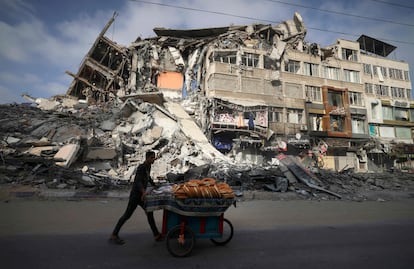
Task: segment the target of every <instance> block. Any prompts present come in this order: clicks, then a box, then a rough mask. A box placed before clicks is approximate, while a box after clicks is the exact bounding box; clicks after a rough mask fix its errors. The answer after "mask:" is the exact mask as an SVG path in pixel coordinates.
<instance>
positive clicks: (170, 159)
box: [0, 100, 414, 201]
mask: <svg viewBox="0 0 414 269" xmlns="http://www.w3.org/2000/svg"><path fill="white" fill-rule="evenodd" d="M66 101H67V100H66ZM64 103H65V102H64V101H60V102H59V101H57V104H56V106H55V108H54V109H53V110H41V109H39V108H37V107H34V106H31V105H1V106H0V115H1V120H0V124H1V130H0V137H1V151H0V154H1V155H0V156H1V159H0V183H1V185H0V188H5V187H7V186H19V185H23V186H24V185H28V186H31V187H33V188H36V189H38V190H39V191H40V190H44V189H53V190H55V189H56V190H59V189H60V190H82V191H88V192H91V193H99V192H104V191H108V190H121V191H126V190H129V188H130V184H131V177H132V176H133V174H134V168H135V167H136V166H137V165H138V164H139V163H140V162H142V161H143V156H144V155H145V152H146V151H147V150H154V151H156V152H157V154H158V156H159V157H158V158H159V159H158V160H157V161H156V162H155V164H154V168H153V175H152V176H153V177H154V178H157V179H160V180H162V181H168V182H172V183H178V182H182V181H184V180H189V179H192V178H202V177H213V178H216V179H217V180H220V181H225V182H227V183H228V184H229V185H231V186H232V187H233V188H234V190H235V193H236V195H237V196H238V197H239V198H240V199H243V198H245V199H249V198H252V199H254V198H256V199H258V198H259V197H260V195H259V193H261V195H262V196H263V197H265V198H271V199H348V200H356V201H363V200H369V199H373V198H372V197H375V199H376V200H380V201H382V200H384V201H385V200H391V199H398V197H403V196H404V195H398V194H399V193H400V194H405V196H404V197H406V198H412V197H413V193H414V180H413V179H414V177H413V176H412V174H409V173H398V174H396V173H394V174H392V173H353V172H352V171H343V172H334V171H329V170H323V169H320V170H319V171H317V172H315V173H311V172H310V171H309V170H308V169H306V168H305V167H301V169H305V170H306V171H307V173H309V174H311V175H312V178H311V179H310V180H311V181H312V184H315V186H318V187H320V188H321V189H315V188H312V187H309V186H308V185H307V184H305V183H304V182H303V181H301V180H300V179H299V178H297V177H296V176H294V175H293V173H287V171H286V166H283V163H282V162H279V163H278V164H277V165H275V164H270V163H269V164H265V165H260V166H258V165H254V164H251V163H248V162H247V163H237V162H235V160H234V159H230V158H228V157H226V156H224V155H223V156H220V153H219V152H217V156H214V157H212V156H210V155H208V154H205V153H204V152H203V151H202V150H201V149H199V148H197V147H196V146H195V145H194V143H192V142H191V140H190V139H188V138H187V137H186V136H185V135H184V134H183V133H182V131H181V130H180V128H179V126H178V124H177V123H176V121H175V120H173V119H171V117H169V116H167V115H166V114H165V113H163V112H162V109H161V108H157V106H154V105H153V104H150V103H145V102H142V103H139V104H138V103H135V104H134V105H128V102H127V103H124V104H123V105H121V106H113V104H110V103H105V104H103V105H100V106H88V107H79V108H75V107H76V106H75V107H66V106H65V105H64ZM68 146H69V148H67V147H68ZM65 148H66V149H67V151H66V153H64V154H62V158H57V157H56V156H57V155H58V154H59V152H61V151H62V150H63V149H65ZM66 158H68V159H66ZM295 159H296V160H299V159H297V158H295ZM296 165H297V166H298V167H299V166H300V165H301V163H300V162H299V161H298V162H297V163H296ZM283 167H284V168H285V169H283ZM287 170H289V169H287ZM266 193H268V194H269V193H273V194H275V193H277V194H276V196H275V195H273V196H268V195H267V196H266ZM373 193H380V194H383V196H372V197H371V196H370V194H373ZM278 197H279V198H278ZM378 197H384V198H378Z"/></svg>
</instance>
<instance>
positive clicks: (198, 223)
mask: <svg viewBox="0 0 414 269" xmlns="http://www.w3.org/2000/svg"><path fill="white" fill-rule="evenodd" d="M146 204H147V207H146V210H147V211H153V210H157V209H163V223H162V234H163V236H164V237H165V241H166V244H167V249H168V251H169V252H170V254H171V255H173V256H175V257H185V256H188V255H190V254H191V252H192V250H193V248H194V246H195V243H196V239H210V241H212V242H213V243H214V244H215V245H219V246H222V245H225V244H227V243H228V242H230V240H231V239H232V238H233V233H234V229H233V224H232V223H231V222H230V221H229V220H228V219H226V218H224V211H226V210H227V209H228V208H229V207H230V206H231V205H234V206H236V204H235V200H233V199H204V198H196V199H194V198H193V199H184V200H177V199H175V198H173V197H164V198H161V199H160V197H158V198H155V197H153V198H150V199H147V203H146Z"/></svg>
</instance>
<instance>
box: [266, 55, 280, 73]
mask: <svg viewBox="0 0 414 269" xmlns="http://www.w3.org/2000/svg"><path fill="white" fill-rule="evenodd" d="M263 67H264V69H271V70H278V69H279V68H278V62H277V61H275V60H274V59H272V58H270V57H269V56H266V55H265V56H264V57H263Z"/></svg>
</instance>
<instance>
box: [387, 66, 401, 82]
mask: <svg viewBox="0 0 414 269" xmlns="http://www.w3.org/2000/svg"><path fill="white" fill-rule="evenodd" d="M388 71H389V73H390V78H393V79H399V80H403V79H404V78H403V71H402V70H400V69H396V68H389V69H388Z"/></svg>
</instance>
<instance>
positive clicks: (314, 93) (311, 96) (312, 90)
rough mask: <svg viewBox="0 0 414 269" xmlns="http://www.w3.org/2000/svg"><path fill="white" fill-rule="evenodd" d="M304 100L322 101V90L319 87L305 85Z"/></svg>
mask: <svg viewBox="0 0 414 269" xmlns="http://www.w3.org/2000/svg"><path fill="white" fill-rule="evenodd" d="M305 92H306V100H309V101H317V102H322V92H321V88H320V87H315V86H309V85H306V86H305Z"/></svg>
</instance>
